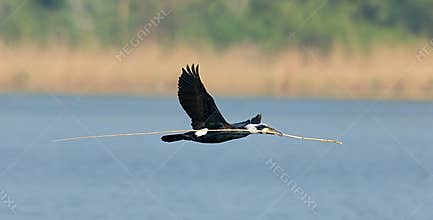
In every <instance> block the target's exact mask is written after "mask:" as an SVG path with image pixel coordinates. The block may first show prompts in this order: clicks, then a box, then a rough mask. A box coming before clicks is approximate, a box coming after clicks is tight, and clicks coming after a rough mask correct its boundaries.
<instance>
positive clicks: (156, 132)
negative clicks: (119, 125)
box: [53, 129, 343, 144]
mask: <svg viewBox="0 0 433 220" xmlns="http://www.w3.org/2000/svg"><path fill="white" fill-rule="evenodd" d="M196 131H200V130H172V131H151V132H136V133H117V134H104V135H90V136H81V137H71V138H62V139H57V140H53V142H64V141H76V140H83V139H95V138H107V137H121V136H142V135H154V134H174V133H183V132H196ZM207 132H249V133H251V134H259V133H260V134H272V135H277V136H283V137H289V138H294V139H299V140H306V141H320V142H329V143H335V144H343V142H341V141H338V140H333V139H323V138H313V137H303V136H298V135H291V134H285V133H278V132H275V131H260V130H258V131H256V132H251V131H249V130H247V129H209V130H207Z"/></svg>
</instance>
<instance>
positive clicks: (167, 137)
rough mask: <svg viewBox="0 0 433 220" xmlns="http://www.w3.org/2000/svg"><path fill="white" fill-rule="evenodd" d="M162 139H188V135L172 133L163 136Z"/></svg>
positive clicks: (172, 140) (166, 140) (168, 140)
mask: <svg viewBox="0 0 433 220" xmlns="http://www.w3.org/2000/svg"><path fill="white" fill-rule="evenodd" d="M161 140H163V141H165V142H175V141H181V140H186V137H185V135H184V134H171V135H165V136H162V137H161Z"/></svg>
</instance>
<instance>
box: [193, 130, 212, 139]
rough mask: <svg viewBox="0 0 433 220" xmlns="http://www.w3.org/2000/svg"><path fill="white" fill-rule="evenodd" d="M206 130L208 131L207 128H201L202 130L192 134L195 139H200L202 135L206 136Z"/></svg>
mask: <svg viewBox="0 0 433 220" xmlns="http://www.w3.org/2000/svg"><path fill="white" fill-rule="evenodd" d="M208 130H209V129H207V128H203V129H200V130H198V131H196V132H195V133H194V134H195V136H197V137H201V136H203V135H206V134H207V131H208Z"/></svg>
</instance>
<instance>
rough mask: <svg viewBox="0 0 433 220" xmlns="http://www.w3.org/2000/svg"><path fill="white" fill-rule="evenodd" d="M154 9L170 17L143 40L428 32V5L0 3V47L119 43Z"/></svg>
mask: <svg viewBox="0 0 433 220" xmlns="http://www.w3.org/2000/svg"><path fill="white" fill-rule="evenodd" d="M161 10H164V11H166V12H169V11H170V12H171V13H170V15H168V17H167V18H164V19H163V20H162V21H161V23H160V24H159V25H158V26H157V27H154V28H153V29H152V30H151V35H150V36H149V37H152V38H155V39H160V40H163V41H164V42H177V41H183V42H189V43H191V44H198V45H213V46H215V47H218V48H219V47H226V46H230V45H233V44H238V43H245V42H248V43H253V44H256V45H260V46H261V47H263V48H269V49H276V48H286V47H287V46H288V45H289V46H292V47H319V48H329V47H331V46H332V45H333V44H340V45H345V46H348V47H353V46H357V47H367V46H368V45H370V44H371V43H373V42H376V41H378V42H380V41H390V40H392V41H395V42H404V41H406V40H408V39H413V38H417V37H429V36H431V35H433V28H432V26H431V25H432V24H433V0H382V1H377V0H363V1H354V0H327V1H326V0H289V1H286V0H274V1H263V0H234V1H233V0H186V1H181V2H174V1H171V0H163V1H157V0H146V1H143V0H92V1H85V0H28V1H26V2H25V3H24V4H23V5H21V1H16V0H5V1H2V2H0V37H1V38H2V39H3V40H4V41H6V42H20V41H29V40H30V41H36V42H39V43H42V44H45V43H48V42H53V41H54V42H55V41H63V42H69V43H71V44H74V45H75V44H80V43H88V42H99V43H100V44H101V45H120V44H124V43H125V42H127V41H128V40H129V39H130V38H131V37H132V36H134V35H135V33H136V32H137V31H138V30H139V29H140V28H142V27H143V25H145V24H146V23H148V22H150V21H151V20H152V19H153V17H154V16H156V15H157V14H158V13H159V12H160V11H161Z"/></svg>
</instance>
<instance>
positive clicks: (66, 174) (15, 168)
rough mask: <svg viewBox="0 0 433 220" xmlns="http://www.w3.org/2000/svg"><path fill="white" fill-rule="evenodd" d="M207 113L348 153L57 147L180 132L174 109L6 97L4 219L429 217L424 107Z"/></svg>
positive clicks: (254, 147) (243, 106) (290, 143)
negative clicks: (255, 120) (252, 121)
mask: <svg viewBox="0 0 433 220" xmlns="http://www.w3.org/2000/svg"><path fill="white" fill-rule="evenodd" d="M216 101H217V103H218V104H219V107H220V109H221V111H222V112H223V113H224V116H225V117H226V119H227V120H229V121H231V122H235V121H241V120H243V119H246V118H250V117H251V116H253V115H255V114H256V113H258V112H261V113H263V120H264V122H266V123H268V124H270V125H272V126H273V127H276V128H278V129H280V130H283V131H286V132H288V133H294V134H304V135H309V136H319V137H330V138H338V139H341V140H343V141H344V142H345V144H344V145H341V146H338V145H333V144H325V143H315V142H300V141H297V140H291V139H284V138H279V137H270V136H259V135H257V136H250V137H248V138H246V139H241V140H237V141H232V142H228V143H224V144H218V145H203V144H196V143H191V142H178V143H175V144H166V143H163V142H161V141H160V140H159V136H142V137H123V138H108V139H100V140H85V141H77V142H67V143H53V142H51V140H53V139H57V138H63V137H71V136H81V135H89V134H105V133H113V132H135V131H152V130H165V129H184V128H188V127H189V120H188V118H187V117H186V114H185V113H184V112H183V111H182V110H181V108H180V106H179V104H178V102H177V100H176V99H175V98H136V97H71V96H68V97H65V96H49V95H45V96H42V95H41V96H28V95H2V96H0V103H1V108H0V130H1V133H0V136H1V140H2V142H1V145H0V199H1V201H0V219H11V220H13V219H25V220H27V219H43V220H50V219H91V220H97V219H156V220H158V219H161V220H166V219H173V220H180V219H200V220H207V219H215V220H220V219H330V220H331V219H332V220H335V219H392V220H395V219H402V220H404V219H413V220H418V219H429V220H431V219H433V210H432V209H431V207H432V205H433V177H432V173H433V146H432V145H433V144H432V143H433V135H432V129H433V104H432V103H413V102H412V103H411V102H373V101H372V102H368V101H318V100H317V101H314V100H310V101H300V100H270V99H259V100H257V99H255V100H253V99H247V100H242V99H224V98H217V100H216ZM268 160H271V161H272V164H270V163H269V162H266V161H268ZM276 167H277V168H276ZM293 186H296V189H297V190H293ZM311 204H313V205H311ZM14 212H15V213H14Z"/></svg>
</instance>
